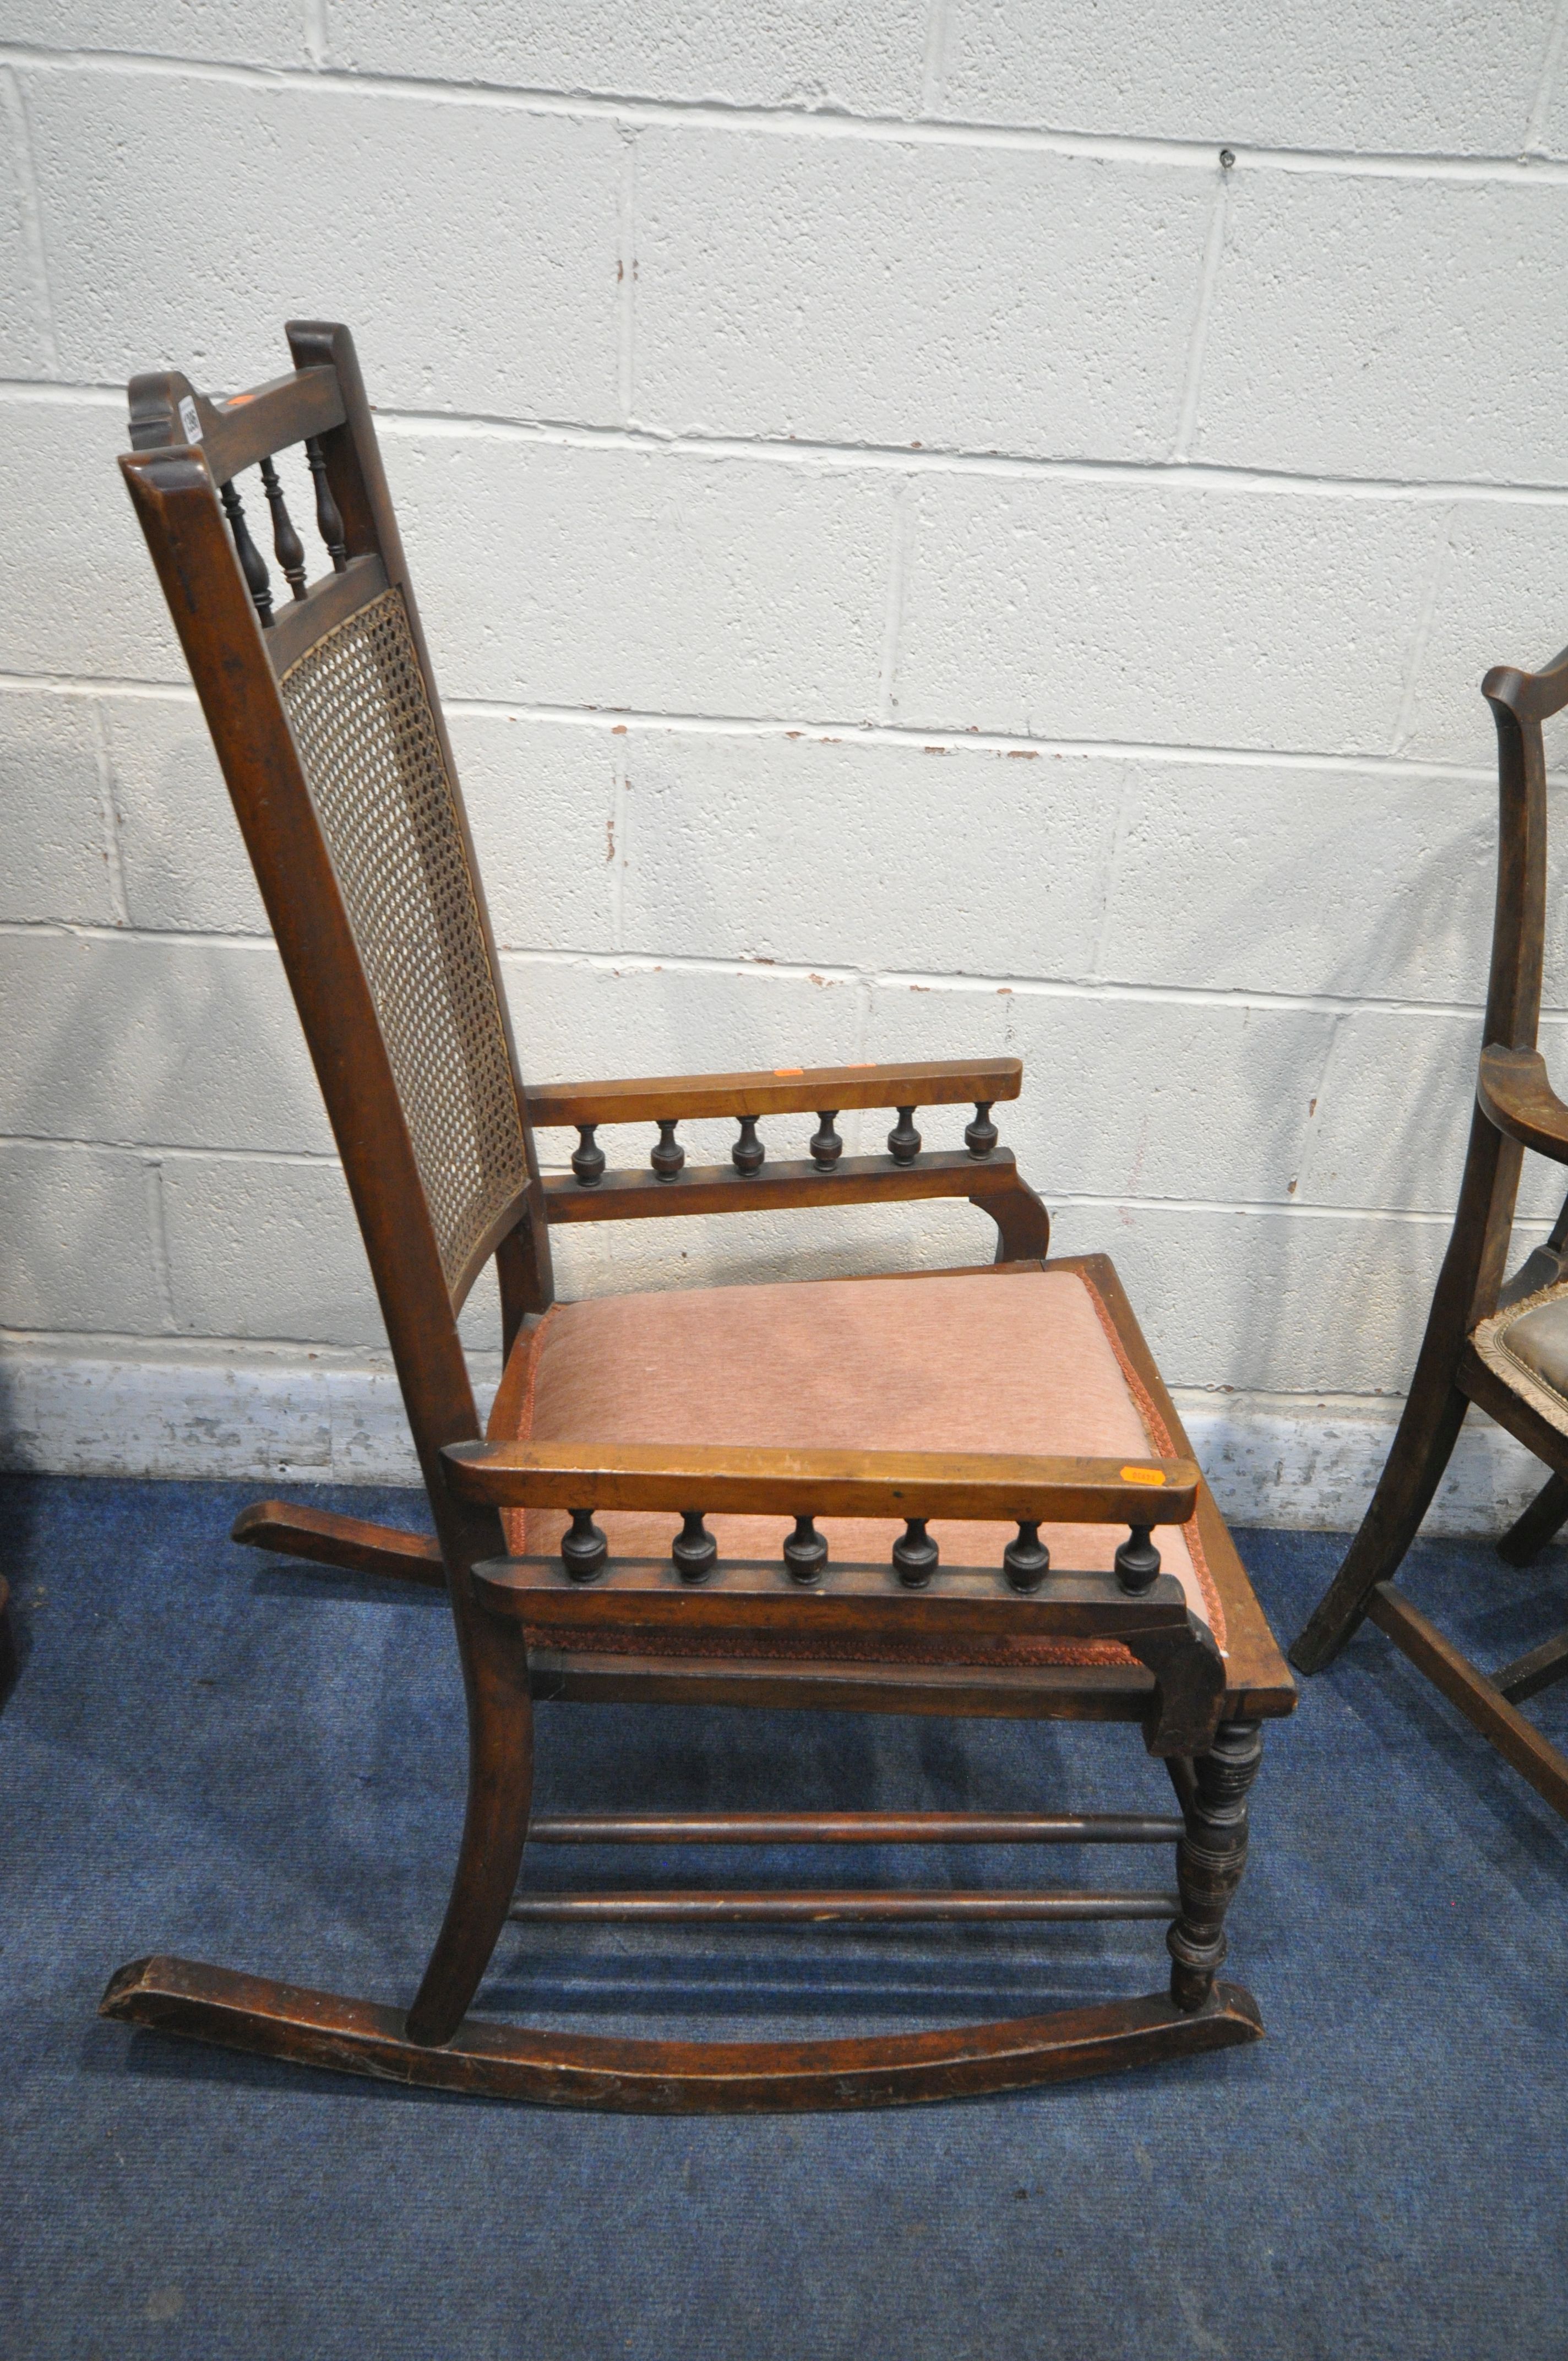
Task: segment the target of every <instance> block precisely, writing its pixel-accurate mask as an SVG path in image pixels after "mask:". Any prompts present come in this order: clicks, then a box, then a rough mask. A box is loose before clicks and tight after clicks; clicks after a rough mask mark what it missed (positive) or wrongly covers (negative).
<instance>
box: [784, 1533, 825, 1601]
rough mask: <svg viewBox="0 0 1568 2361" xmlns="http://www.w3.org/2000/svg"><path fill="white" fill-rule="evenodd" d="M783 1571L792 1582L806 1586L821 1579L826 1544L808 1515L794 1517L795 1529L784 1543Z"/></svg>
mask: <svg viewBox="0 0 1568 2361" xmlns="http://www.w3.org/2000/svg"><path fill="white" fill-rule="evenodd" d="M827 1564H828V1544H827V1543H826V1542H825V1541H824V1540H823V1538H822V1536H821V1534H820V1533H819V1532H817V1527H816V1524H815V1523H814V1522H813V1521H812V1519H811V1518H810V1517H796V1519H795V1531H794V1532H793V1533H791V1534H790V1535H789V1536H788V1537H787V1539H786V1540H785V1542H784V1571H785V1572H786V1573H787V1575H788V1576H789V1578H790V1580H791V1581H792V1582H798V1583H799V1584H800V1585H801V1587H802V1588H803V1589H805V1588H808V1587H809V1586H810V1585H811V1584H812V1583H814V1582H820V1581H821V1579H822V1573H823V1568H824V1567H825V1566H826V1565H827Z"/></svg>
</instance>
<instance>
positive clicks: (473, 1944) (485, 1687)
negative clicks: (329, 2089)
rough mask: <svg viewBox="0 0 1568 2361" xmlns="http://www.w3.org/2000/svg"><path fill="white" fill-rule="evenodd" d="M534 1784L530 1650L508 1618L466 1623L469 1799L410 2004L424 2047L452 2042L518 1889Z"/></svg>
mask: <svg viewBox="0 0 1568 2361" xmlns="http://www.w3.org/2000/svg"><path fill="white" fill-rule="evenodd" d="M532 1792H533V1708H532V1699H531V1697H530V1696H529V1687H528V1648H527V1644H526V1642H525V1641H524V1638H523V1634H522V1631H521V1627H520V1626H518V1625H515V1624H505V1623H499V1622H492V1621H490V1620H488V1619H487V1620H485V1621H483V1622H480V1623H479V1624H478V1625H477V1627H476V1629H475V1630H474V1631H473V1634H472V1643H471V1649H470V1662H469V1682H468V1804H467V1810H466V1814H465V1816H464V1821H463V1842H462V1846H461V1849H460V1850H459V1852H458V1855H457V1867H456V1871H455V1874H454V1876H453V1880H452V1898H451V1900H450V1901H449V1902H448V1904H447V1905H446V1916H445V1919H444V1923H443V1926H442V1929H441V1933H440V1935H439V1936H438V1937H437V1938H436V1944H435V1949H434V1950H433V1952H432V1953H431V1956H430V1965H429V1966H428V1967H427V1968H426V1970H425V1971H424V1981H423V1982H422V1984H421V1985H420V1988H419V1992H418V1993H417V1995H416V1996H415V1999H414V2004H413V2006H412V2007H411V2009H410V2011H409V2014H408V2022H407V2027H406V2030H407V2035H408V2038H409V2039H410V2040H411V2041H415V2042H418V2043H419V2044H420V2045H421V2046H422V2048H436V2047H438V2046H439V2045H440V2044H441V2043H443V2042H445V2041H450V2040H451V2038H452V2037H453V2035H454V2034H455V2032H456V2030H457V2028H458V2026H460V2025H461V2024H462V2022H463V2019H464V2017H465V2015H466V2014H467V2009H468V2004H469V2002H470V2001H471V2000H472V1999H473V1997H474V1994H475V1993H477V1990H478V1988H479V1979H480V1977H481V1976H482V1975H483V1974H484V1972H485V1970H486V1969H487V1968H488V1966H489V1964H490V1955H491V1953H492V1952H493V1951H494V1949H495V1948H496V1943H497V1941H498V1939H499V1935H500V1931H501V1928H502V1927H504V1926H505V1925H506V1922H507V1912H508V1910H509V1909H510V1906H511V1902H512V1897H513V1895H514V1894H516V1892H517V1882H518V1877H519V1874H520V1872H521V1868H522V1848H523V1845H524V1842H525V1841H526V1839H527V1836H528V1815H529V1806H530V1804H531V1802H532Z"/></svg>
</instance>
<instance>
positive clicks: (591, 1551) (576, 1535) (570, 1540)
mask: <svg viewBox="0 0 1568 2361" xmlns="http://www.w3.org/2000/svg"><path fill="white" fill-rule="evenodd" d="M608 1556H609V1543H608V1542H607V1541H606V1539H605V1537H604V1535H603V1533H602V1532H600V1531H599V1529H598V1525H596V1524H595V1522H594V1512H593V1510H591V1509H574V1510H573V1511H572V1529H571V1531H570V1532H565V1533H563V1534H562V1536H561V1559H562V1563H563V1564H564V1565H565V1569H566V1572H567V1573H568V1574H569V1575H570V1576H571V1578H572V1580H573V1581H574V1582H591V1581H592V1580H593V1578H594V1576H595V1575H596V1574H598V1570H599V1568H600V1567H601V1566H602V1565H603V1564H604V1562H605V1560H606V1558H607V1557H608Z"/></svg>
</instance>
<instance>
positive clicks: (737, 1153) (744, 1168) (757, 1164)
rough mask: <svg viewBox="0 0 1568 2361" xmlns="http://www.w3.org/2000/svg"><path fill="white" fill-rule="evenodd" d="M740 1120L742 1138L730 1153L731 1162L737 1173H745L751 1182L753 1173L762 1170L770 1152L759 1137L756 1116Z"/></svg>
mask: <svg viewBox="0 0 1568 2361" xmlns="http://www.w3.org/2000/svg"><path fill="white" fill-rule="evenodd" d="M767 1152H768V1151H767V1149H766V1148H764V1147H763V1146H762V1141H761V1140H760V1139H759V1138H758V1137H757V1118H756V1116H755V1115H742V1116H741V1117H740V1138H739V1139H738V1140H737V1141H736V1143H735V1145H734V1147H733V1148H731V1149H730V1151H729V1161H730V1163H731V1164H733V1166H734V1167H735V1170H736V1171H737V1172H743V1173H744V1174H745V1176H746V1178H747V1179H748V1180H750V1179H751V1175H752V1173H753V1172H760V1171H761V1170H762V1159H763V1157H764V1156H766V1154H767Z"/></svg>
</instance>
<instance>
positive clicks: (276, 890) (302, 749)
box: [121, 323, 553, 1603]
mask: <svg viewBox="0 0 1568 2361" xmlns="http://www.w3.org/2000/svg"><path fill="white" fill-rule="evenodd" d="M289 340H290V345H291V351H292V353H293V357H294V361H295V371H294V374H293V375H292V376H291V377H288V378H284V379H279V380H278V381H276V382H275V383H273V384H271V385H268V386H263V387H261V388H259V389H258V390H256V391H255V392H254V393H251V394H243V395H238V396H236V397H234V398H233V399H231V400H229V401H213V400H211V399H209V398H208V397H207V396H205V395H203V394H202V393H200V392H198V391H196V390H194V389H193V388H192V387H191V385H190V383H189V380H188V379H185V378H183V377H181V376H180V375H178V374H176V373H172V372H170V373H165V374H162V375H159V376H148V377H141V378H138V379H136V380H135V381H134V383H133V388H132V398H131V413H132V442H133V445H135V448H134V449H133V450H132V452H131V453H130V454H129V455H128V456H126V458H124V459H123V460H122V462H121V466H122V468H123V471H124V473H125V477H126V484H127V487H128V489H129V491H130V494H131V498H132V501H133V504H134V506H135V507H136V510H137V516H138V519H139V521H140V522H141V525H142V528H143V531H144V533H145V535H146V538H147V541H148V547H149V549H150V551H151V554H152V557H153V560H154V563H155V565H156V566H157V568H158V572H159V578H160V580H161V582H162V585H163V589H164V593H165V596H166V598H167V599H168V602H169V607H170V614H171V616H172V618H173V620H174V623H175V627H176V629H177V631H179V634H180V638H181V644H182V646H183V648H184V651H185V654H186V657H187V660H188V662H189V664H190V667H191V673H192V679H193V681H194V683H195V686H196V689H197V692H198V695H199V696H200V698H201V701H202V705H203V711H204V713H205V716H206V719H207V722H208V725H209V727H210V729H211V731H212V735H213V740H214V746H215V747H216V750H217V752H218V756H219V760H220V763H221V764H222V767H223V770H224V774H225V780H226V782H227V785H228V787H229V792H230V795H231V797H232V799H233V801H234V805H235V808H236V815H237V817H238V818H239V822H240V827H241V829H242V832H243V834H244V836H245V840H246V844H247V851H249V854H250V857H251V861H252V863H253V865H254V867H255V870H256V874H257V878H258V884H259V885H260V889H261V893H262V896H263V900H264V902H265V903H266V906H267V909H268V913H269V918H270V920H271V923H272V927H273V930H274V934H275V936H276V939H277V941H278V946H279V950H280V954H281V957H282V960H283V962H284V967H285V970H286V972H287V973H288V976H289V980H290V983H291V988H292V990H293V994H294V998H295V1001H296V1004H297V1005H298V1008H299V1013H300V1017H301V1021H302V1026H303V1028H304V1032H305V1036H306V1039H307V1042H308V1044H309V1047H310V1049H311V1054H312V1057H313V1061H314V1064H315V1068H316V1071H317V1075H318V1077H319V1079H320V1082H321V1085H322V1090H323V1097H324V1099H325V1102H326V1106H327V1111H328V1115H329V1117H330V1119H331V1122H332V1125H333V1129H334V1136H335V1138H336V1140H337V1144H338V1148H339V1150H340V1152H341V1155H342V1158H343V1163H344V1170H345V1177H346V1179H347V1181H348V1186H349V1190H350V1192H351V1194H352V1197H353V1201H354V1204H355V1209H356V1213H357V1215H358V1219H359V1224H360V1228H361V1231H362V1234H363V1235H364V1238H365V1243H366V1247H367V1253H368V1256H369V1260H370V1266H371V1271H372V1275H373V1278H374V1280H375V1284H376V1289H377V1292H378V1298H379V1301H380V1304H381V1310H382V1314H383V1317H384V1319H385V1321H386V1324H387V1332H388V1335H389V1340H390V1343H391V1346H392V1352H393V1356H394V1359H395V1361H396V1365H397V1368H398V1374H399V1378H400V1383H401V1387H402V1391H403V1396H404V1400H405V1402H406V1404H407V1407H408V1411H409V1417H410V1422H411V1427H412V1430H413V1434H414V1440H415V1444H416V1447H417V1449H418V1451H419V1455H420V1459H421V1464H422V1468H423V1471H424V1475H425V1479H426V1484H427V1488H428V1489H429V1492H430V1496H431V1501H432V1506H433V1510H434V1512H435V1515H436V1520H437V1525H438V1530H439V1531H440V1532H441V1534H442V1540H443V1544H444V1551H445V1554H446V1557H447V1563H448V1566H449V1568H451V1569H455V1587H457V1588H460V1589H461V1590H462V1591H463V1592H464V1593H465V1594H466V1597H467V1598H469V1599H470V1600H471V1593H470V1592H469V1590H468V1583H467V1573H466V1569H467V1567H468V1566H469V1565H472V1563H473V1561H474V1559H475V1557H476V1556H477V1555H489V1554H495V1552H496V1548H497V1544H498V1540H499V1520H498V1519H497V1517H496V1515H495V1512H494V1510H490V1509H488V1508H486V1507H483V1506H476V1505H475V1504H472V1503H468V1504H465V1503H461V1502H458V1501H456V1500H455V1499H452V1498H451V1496H450V1495H449V1492H448V1489H447V1487H446V1485H445V1483H444V1480H443V1470H442V1463H441V1459H440V1454H441V1451H442V1450H443V1448H444V1446H445V1445H446V1444H453V1443H459V1442H465V1441H470V1440H473V1439H475V1438H477V1435H478V1433H479V1432H480V1427H479V1421H478V1417H477V1408H476V1404H475V1401H474V1397H473V1390H472V1387H471V1384H470V1381H469V1376H468V1370H467V1366H466V1358H465V1356H464V1353H463V1350H462V1346H461V1344H460V1342H459V1339H458V1334H457V1327H456V1314H457V1312H458V1311H459V1309H460V1308H461V1305H462V1302H463V1301H464V1299H465V1297H466V1294H467V1292H468V1290H469V1289H470V1288H471V1287H472V1285H473V1283H474V1280H475V1279H476V1278H477V1275H478V1273H479V1271H480V1270H481V1269H482V1268H483V1267H484V1265H485V1263H486V1261H487V1260H488V1258H489V1257H491V1256H492V1255H493V1256H495V1257H496V1258H497V1261H498V1265H499V1277H500V1283H501V1295H502V1304H503V1326H504V1329H505V1331H506V1334H505V1336H504V1337H503V1342H504V1343H507V1344H510V1340H511V1337H512V1336H513V1335H514V1334H515V1333H516V1330H517V1328H518V1326H519V1325H520V1324H521V1320H522V1318H523V1316H524V1315H525V1314H526V1313H527V1312H530V1311H537V1310H541V1309H543V1307H544V1306H545V1305H547V1304H548V1303H549V1301H551V1299H552V1294H553V1287H552V1279H551V1268H550V1250H549V1241H548V1235H547V1231H546V1228H545V1220H544V1207H543V1191H542V1185H541V1182H540V1178H539V1170H538V1164H537V1160H536V1158H535V1155H534V1149H533V1143H532V1128H531V1126H530V1123H529V1120H528V1115H527V1109H526V1103H525V1100H524V1098H523V1093H522V1088H521V1078H520V1076H519V1073H518V1067H517V1059H516V1052H515V1049H514V1046H513V1042H512V1038H511V1032H510V1019H509V1016H508V1012H507V1007H506V1001H505V996H504V994H503V992H502V990H501V986H500V981H499V969H498V966H497V961H496V954H495V945H494V939H493V937H492V935H491V932H490V927H489V921H488V913H487V911H486V908H485V904H484V898H483V894H482V890H481V888H480V884H479V880H478V873H477V865H476V863H475V860H474V852H473V845H472V841H471V839H470V836H469V833H468V828H467V821H466V814H465V812H464V809H463V804H462V797H461V793H460V790H459V788H458V785H457V775H456V767H455V762H454V760H453V756H452V750H451V745H450V741H449V740H448V737H447V733H446V729H445V724H444V719H443V716H442V712H441V706H440V701H439V698H438V697H437V695H436V693H435V689H434V685H433V677H432V674H431V669H430V664H429V657H428V653H427V650H426V647H425V643H424V639H423V635H422V631H421V627H420V621H419V614H418V609H417V607H416V605H415V603H414V599H413V594H412V590H411V585H410V583H409V579H408V569H407V564H406V560H405V558H404V555H403V550H402V544H401V542H400V537H399V534H398V531H397V525H396V521H395V518H394V516H393V512H392V509H391V503H390V500H389V496H388V492H387V487H386V481H385V478H384V475H383V472H382V468H381V464H380V457H379V453H378V449H377V445H376V438H375V430H374V426H373V424H372V422H371V418H370V412H369V408H368V405H367V401H366V399H365V392H364V387H363V384H362V382H361V379H360V377H359V371H358V367H357V363H356V358H355V354H354V347H353V344H352V340H351V339H350V337H349V336H348V334H347V331H346V330H345V329H343V328H340V327H335V326H333V325H330V324H317V323H294V324H291V327H290V329H289ZM296 445H300V446H302V449H303V456H304V460H305V467H303V469H301V468H298V467H295V468H294V469H293V470H292V473H293V475H294V478H296V480H295V482H294V483H293V484H291V483H290V482H288V481H286V480H285V472H286V469H287V459H286V460H285V468H283V469H280V467H278V466H277V464H276V461H277V459H278V456H279V455H280V453H281V454H285V455H288V454H291V452H292V451H293V449H294V447H295V446H296ZM250 468H256V469H258V470H259V471H260V472H259V476H258V477H254V478H250V479H249V480H250V482H251V483H253V484H254V485H255V487H256V490H255V493H254V494H253V495H252V497H251V500H250V510H249V514H248V515H247V511H246V503H245V497H244V495H243V494H242V492H241V490H240V489H239V487H238V486H237V485H236V481H235V478H236V477H237V476H239V475H241V474H242V473H243V472H244V471H246V470H247V469H250ZM291 500H292V501H293V502H294V503H295V509H296V510H297V511H298V513H299V514H300V515H301V517H302V518H303V519H304V520H305V521H306V530H307V532H308V531H309V518H310V512H311V511H312V510H313V511H314V522H315V529H316V532H317V533H318V534H319V536H320V540H321V544H322V545H323V550H324V560H325V563H324V568H323V570H322V571H320V572H319V574H318V576H317V578H316V579H315V580H314V581H313V580H312V579H311V572H312V561H311V560H310V558H309V557H308V556H307V555H306V550H305V545H304V539H303V537H302V534H301V533H300V531H299V529H298V527H297V526H296V523H295V521H294V516H295V511H294V510H291ZM268 522H269V523H270V527H271V532H270V539H271V543H272V551H273V555H274V557H275V559H276V562H277V568H278V574H279V576H280V577H281V578H280V579H279V580H274V578H273V577H272V574H271V570H270V569H269V566H268V564H267V560H266V559H265V558H264V557H263V556H262V555H261V552H260V550H259V549H258V546H257V536H258V535H259V534H261V533H262V532H263V527H264V524H265V523H268ZM317 562H318V564H319V563H320V561H317ZM448 1528H450V1531H448ZM460 1603H461V1602H460Z"/></svg>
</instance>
